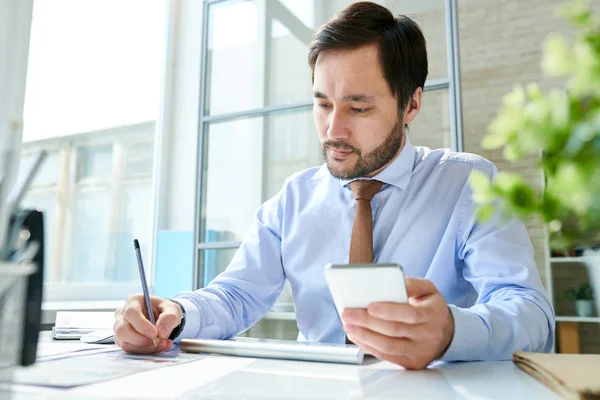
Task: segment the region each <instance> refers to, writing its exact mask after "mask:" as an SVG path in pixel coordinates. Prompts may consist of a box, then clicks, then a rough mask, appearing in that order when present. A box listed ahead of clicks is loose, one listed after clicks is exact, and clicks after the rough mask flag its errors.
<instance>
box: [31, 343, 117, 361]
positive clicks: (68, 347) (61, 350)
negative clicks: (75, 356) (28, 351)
mask: <svg viewBox="0 0 600 400" xmlns="http://www.w3.org/2000/svg"><path fill="white" fill-rule="evenodd" d="M109 347H110V348H112V349H113V350H114V346H106V345H104V344H88V343H83V342H81V341H79V340H73V341H69V342H39V343H38V348H37V357H38V358H43V357H50V356H56V355H60V354H68V353H73V352H79V351H86V350H95V349H107V348H109Z"/></svg>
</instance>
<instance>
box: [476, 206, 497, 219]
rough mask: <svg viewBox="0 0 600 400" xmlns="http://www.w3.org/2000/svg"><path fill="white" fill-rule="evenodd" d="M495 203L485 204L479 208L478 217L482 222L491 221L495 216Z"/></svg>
mask: <svg viewBox="0 0 600 400" xmlns="http://www.w3.org/2000/svg"><path fill="white" fill-rule="evenodd" d="M494 211H495V207H494V205H493V204H483V205H480V206H479V207H478V208H477V219H478V220H479V221H481V222H486V221H489V220H490V219H491V218H492V217H493V216H494Z"/></svg>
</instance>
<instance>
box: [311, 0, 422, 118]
mask: <svg viewBox="0 0 600 400" xmlns="http://www.w3.org/2000/svg"><path fill="white" fill-rule="evenodd" d="M370 44H376V45H377V47H378V48H379V60H380V62H381V65H382V67H383V74H384V77H385V80H386V81H387V83H388V85H389V87H390V89H391V91H392V94H393V95H394V96H395V97H396V99H398V108H399V112H400V113H402V111H403V110H404V108H405V107H406V105H407V104H408V102H409V100H410V98H411V96H412V94H413V93H414V92H415V90H417V88H418V87H424V85H425V79H426V78H427V47H426V43H425V37H424V36H423V32H422V31H421V28H419V25H417V24H416V23H415V22H414V21H413V20H412V19H410V18H409V17H407V16H405V15H397V16H394V14H392V12H391V11H390V10H388V9H387V8H385V7H383V6H380V5H379V4H375V3H371V2H367V1H364V2H358V3H354V4H351V5H349V6H348V7H346V8H345V9H343V10H342V11H340V12H338V13H337V14H336V15H335V16H334V17H333V18H332V19H331V20H329V22H327V23H326V24H325V25H323V26H322V27H321V28H320V29H319V30H318V31H317V32H316V33H315V35H314V36H313V39H312V41H311V42H310V44H309V45H308V64H309V65H310V68H311V70H312V77H313V81H314V77H315V65H316V63H317V58H318V57H319V54H320V53H322V52H324V51H327V50H334V49H335V50H337V49H347V50H351V49H357V48H359V47H362V46H366V45H370Z"/></svg>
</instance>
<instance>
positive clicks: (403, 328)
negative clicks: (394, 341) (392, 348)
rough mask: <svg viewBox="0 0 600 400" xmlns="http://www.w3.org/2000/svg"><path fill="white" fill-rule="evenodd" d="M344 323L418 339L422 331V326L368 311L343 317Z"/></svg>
mask: <svg viewBox="0 0 600 400" xmlns="http://www.w3.org/2000/svg"><path fill="white" fill-rule="evenodd" d="M344 323H345V324H351V325H356V326H360V327H363V328H367V329H370V330H372V331H373V332H377V333H380V334H382V335H385V336H391V337H404V338H409V339H418V338H419V336H420V335H421V334H422V333H423V327H422V326H421V325H420V324H419V325H414V324H407V323H404V322H397V321H389V320H384V319H380V318H376V317H374V316H372V315H370V314H369V313H367V312H365V313H360V314H355V315H352V316H351V317H350V318H345V319H344Z"/></svg>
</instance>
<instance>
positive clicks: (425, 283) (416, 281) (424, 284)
mask: <svg viewBox="0 0 600 400" xmlns="http://www.w3.org/2000/svg"><path fill="white" fill-rule="evenodd" d="M405 281H406V292H407V294H408V297H409V298H413V299H418V298H421V297H425V296H429V295H432V294H435V293H437V289H436V288H435V286H434V284H433V283H432V282H431V281H430V280H429V279H423V278H412V277H410V276H408V277H406V278H405Z"/></svg>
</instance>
